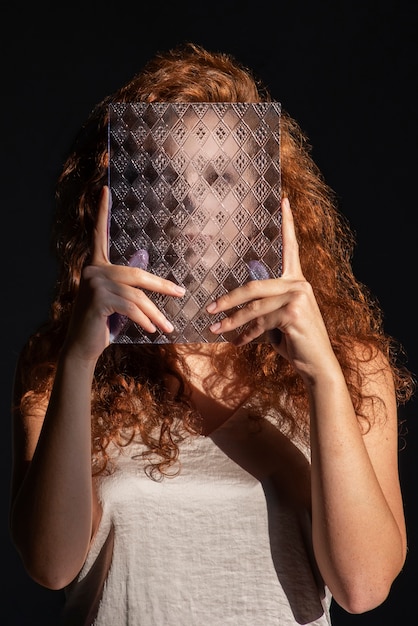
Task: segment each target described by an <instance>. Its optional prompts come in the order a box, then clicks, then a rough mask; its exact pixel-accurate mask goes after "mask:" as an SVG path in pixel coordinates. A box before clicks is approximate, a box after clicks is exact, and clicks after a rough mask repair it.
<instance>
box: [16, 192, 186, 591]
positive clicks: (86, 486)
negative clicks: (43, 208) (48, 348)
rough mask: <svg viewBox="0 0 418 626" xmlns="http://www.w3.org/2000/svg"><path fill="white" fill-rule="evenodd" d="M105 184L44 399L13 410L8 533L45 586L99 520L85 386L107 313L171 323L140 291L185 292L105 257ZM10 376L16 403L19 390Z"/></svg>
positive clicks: (146, 323) (104, 337) (79, 560)
mask: <svg viewBox="0 0 418 626" xmlns="http://www.w3.org/2000/svg"><path fill="white" fill-rule="evenodd" d="M107 216H108V189H107V188H105V189H104V192H103V195H102V199H101V203H100V208H99V216H98V222H97V227H96V232H95V238H94V250H93V259H92V264H91V265H90V266H88V267H86V268H85V269H84V270H83V275H82V279H81V282H80V288H79V292H78V295H77V299H76V302H75V304H74V310H73V313H72V318H71V322H70V326H69V330H68V335H67V338H66V341H65V345H64V346H63V348H62V351H61V354H60V358H59V362H58V364H57V370H56V375H55V380H54V385H53V389H52V393H51V397H50V398H49V401H48V399H45V402H44V403H43V406H41V405H40V406H39V407H38V409H37V411H36V414H31V415H27V414H22V413H21V412H20V411H19V410H17V411H16V412H15V415H14V433H15V434H14V452H13V462H14V469H13V489H12V492H13V493H12V507H11V531H12V536H13V539H14V542H15V544H16V547H17V549H18V550H19V552H20V554H21V557H22V560H23V562H24V564H25V567H26V569H27V571H28V573H29V574H30V575H31V576H32V577H33V578H34V579H35V580H36V581H38V582H39V583H40V584H42V585H44V586H46V587H50V588H52V589H60V588H62V587H64V586H65V585H67V584H68V583H69V582H71V580H73V578H74V577H75V576H76V574H77V573H78V572H79V570H80V568H81V566H82V565H83V563H84V560H85V557H86V554H87V551H88V549H89V545H90V541H91V538H92V536H93V535H94V532H95V530H96V528H97V525H98V522H99V519H100V506H99V503H98V501H97V497H96V494H95V491H94V485H93V481H92V470H91V404H90V403H91V386H92V380H93V375H94V369H95V366H96V362H97V359H98V358H99V356H100V354H101V353H102V352H103V350H104V349H105V348H106V347H107V346H108V344H109V329H108V317H109V315H111V314H112V313H114V312H117V313H120V314H122V315H127V316H128V317H130V318H131V319H132V320H134V321H135V322H137V323H138V324H140V325H141V326H142V327H143V328H144V329H145V330H147V331H149V332H153V331H155V329H156V327H159V328H161V329H162V330H163V331H164V332H171V331H172V328H173V327H172V325H171V323H170V322H169V321H168V320H167V319H166V318H165V317H164V315H163V314H162V313H161V312H160V311H159V310H158V309H157V308H156V307H155V305H154V304H153V303H152V302H151V301H150V300H149V298H148V297H147V296H146V295H145V293H144V292H143V291H142V290H141V289H140V288H141V287H142V288H145V289H150V290H154V291H157V292H160V293H165V294H168V295H173V296H179V295H180V296H181V295H183V294H184V290H183V289H181V288H179V287H178V286H176V285H175V284H174V283H172V282H171V281H168V280H164V279H161V278H159V277H157V276H154V275H152V274H149V273H148V272H145V271H144V270H141V269H138V268H131V267H122V266H117V265H111V264H110V263H109V261H108V258H107ZM19 378H20V377H19V372H17V376H16V386H15V399H16V402H15V405H16V406H18V405H19V402H20V397H21V394H22V390H21V389H20V385H19Z"/></svg>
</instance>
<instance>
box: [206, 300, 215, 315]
mask: <svg viewBox="0 0 418 626" xmlns="http://www.w3.org/2000/svg"><path fill="white" fill-rule="evenodd" d="M215 309H216V302H211V303H210V304H208V306H207V307H206V311H207V312H208V313H212V312H213V311H214V310H215Z"/></svg>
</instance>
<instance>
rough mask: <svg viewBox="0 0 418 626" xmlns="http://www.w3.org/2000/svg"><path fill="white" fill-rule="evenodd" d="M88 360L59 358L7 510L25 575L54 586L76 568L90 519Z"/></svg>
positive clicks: (90, 374)
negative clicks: (45, 405)
mask: <svg viewBox="0 0 418 626" xmlns="http://www.w3.org/2000/svg"><path fill="white" fill-rule="evenodd" d="M93 372H94V363H93V362H85V361H81V360H80V359H75V358H72V357H70V356H64V355H63V356H62V358H61V360H60V362H59V364H58V368H57V373H56V377H55V382H54V387H53V391H52V394H51V398H50V402H49V406H48V409H47V412H46V416H45V419H44V423H43V426H42V430H41V433H40V436H39V440H38V443H37V445H36V449H35V452H34V455H33V458H32V461H31V463H30V465H29V468H28V471H27V473H26V476H25V478H24V480H23V482H22V485H21V487H20V489H19V492H18V493H17V495H16V498H15V501H14V504H13V509H12V518H11V524H12V533H13V538H14V541H15V543H16V545H17V547H18V549H19V551H20V553H21V555H22V559H23V561H24V563H25V566H26V568H27V570H28V572H29V573H30V575H31V576H32V577H33V578H34V579H35V580H37V581H38V582H39V583H40V584H42V585H44V586H47V587H50V588H55V589H59V588H62V587H63V586H65V585H66V584H68V583H69V582H70V581H71V580H72V579H73V578H74V576H75V575H76V574H77V573H78V571H79V570H80V568H81V566H82V564H83V562H84V559H85V556H86V553H87V549H88V547H89V543H90V539H91V534H92V519H93V508H94V507H93V502H94V500H93V498H94V494H93V486H92V478H91V424H90V421H91V383H92V377H93Z"/></svg>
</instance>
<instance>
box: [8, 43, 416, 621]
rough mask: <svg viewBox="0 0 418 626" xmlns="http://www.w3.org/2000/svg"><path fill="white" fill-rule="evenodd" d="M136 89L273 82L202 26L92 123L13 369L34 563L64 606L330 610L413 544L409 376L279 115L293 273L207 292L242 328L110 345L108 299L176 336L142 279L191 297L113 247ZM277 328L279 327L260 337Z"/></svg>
mask: <svg viewBox="0 0 418 626" xmlns="http://www.w3.org/2000/svg"><path fill="white" fill-rule="evenodd" d="M131 101H145V102H158V101H163V102H170V101H177V102H259V101H270V95H269V93H268V91H267V90H266V89H265V88H264V87H263V86H262V85H261V84H259V83H258V82H257V81H256V80H255V79H254V77H253V76H252V74H251V72H250V71H249V70H247V69H246V68H245V67H243V66H241V65H240V64H239V63H237V62H236V61H235V60H234V59H233V58H231V57H229V56H228V55H225V54H221V53H210V52H208V51H206V50H204V49H203V48H201V47H199V46H195V45H192V44H190V45H186V46H182V47H179V48H177V49H174V50H172V51H169V52H168V53H166V54H159V55H157V56H156V57H155V58H154V59H152V60H151V61H150V62H149V63H148V64H147V66H146V67H145V68H144V70H143V71H142V72H141V73H140V74H139V75H137V76H135V77H134V78H133V79H132V80H131V81H130V82H128V83H127V84H126V85H125V86H123V87H122V88H121V89H119V90H118V91H117V92H116V93H114V94H113V95H112V96H110V97H109V98H106V99H105V100H104V101H103V102H102V103H100V104H99V105H98V106H97V107H96V108H95V110H94V111H93V112H92V114H91V116H90V118H89V120H88V121H87V123H86V125H85V127H84V128H83V129H82V132H81V134H80V137H79V138H78V140H77V142H76V144H75V147H74V149H73V151H72V152H71V154H70V156H69V158H68V159H67V161H66V163H65V165H64V169H63V172H62V174H61V177H60V179H59V184H58V189H57V205H58V215H57V221H56V232H55V239H56V249H57V252H58V257H59V262H60V272H59V279H58V282H57V289H56V294H55V298H54V300H53V303H52V307H51V315H50V319H49V320H48V322H47V323H46V324H45V325H44V326H43V327H42V328H41V329H40V330H39V332H37V333H36V334H35V335H34V336H33V337H31V338H30V340H29V341H28V343H27V345H26V347H25V349H24V350H23V353H22V355H21V358H20V362H19V365H18V369H17V373H16V381H15V410H14V420H15V437H14V442H15V443H14V446H15V448H14V475H13V494H12V496H13V497H12V511H11V527H12V534H13V538H14V541H15V544H16V547H17V549H18V551H19V553H20V555H21V558H22V560H23V563H24V565H25V567H26V569H27V571H28V573H29V575H30V576H32V577H33V579H34V580H36V581H37V582H38V583H39V584H41V585H43V586H46V587H49V588H51V589H62V588H66V598H67V602H66V606H65V608H64V615H63V623H64V624H77V625H78V624H98V625H100V626H102V625H105V624H106V625H107V624H109V625H110V624H111V625H112V626H114V624H115V623H118V624H122V623H126V624H158V625H160V624H202V623H209V624H211V625H217V624H222V625H223V624H227V623H231V624H240V625H244V624H248V625H251V626H254V625H255V624H263V625H266V624H280V625H282V624H300V623H304V624H318V625H319V624H329V623H330V617H329V603H330V599H331V597H334V598H335V600H336V601H337V602H338V603H339V604H340V605H341V606H342V607H344V608H345V609H346V610H347V611H350V612H354V613H360V612H363V611H368V610H370V609H372V608H373V607H376V606H377V605H379V604H380V603H382V602H383V600H384V599H385V598H386V596H387V595H388V593H389V590H390V587H391V584H392V582H393V580H394V579H395V578H396V576H397V575H398V573H399V572H400V570H401V569H402V566H403V563H404V560H405V554H406V533H405V521H404V513H403V506H402V497H401V491H400V486H399V476H398V467H397V451H398V443H397V435H398V432H397V431H398V423H397V405H398V404H399V403H403V402H406V401H407V400H408V399H409V398H410V396H411V395H412V393H413V380H412V377H411V375H410V373H409V372H408V371H407V370H406V369H405V368H403V367H402V365H401V364H400V363H399V362H398V361H397V360H396V354H397V353H399V350H398V347H397V346H396V342H395V341H394V340H393V339H392V338H391V337H388V336H387V335H386V334H385V332H384V330H383V325H382V320H381V313H380V310H379V307H378V306H377V304H376V302H374V301H373V299H372V298H371V297H370V295H369V294H368V292H367V290H366V289H365V288H364V287H363V286H362V285H361V284H359V282H358V281H357V280H356V278H355V277H354V275H353V272H352V269H351V266H350V258H351V253H352V248H353V237H352V234H351V232H350V230H349V227H348V225H347V224H346V222H345V221H344V219H343V218H342V216H340V215H339V213H338V211H337V209H336V207H335V202H334V198H333V194H332V192H331V191H330V189H329V188H328V187H327V185H326V183H325V182H324V180H323V178H322V176H321V174H320V172H319V171H318V169H317V167H316V166H315V164H314V163H313V161H312V159H311V157H310V154H309V146H308V144H307V141H306V139H305V137H304V136H303V134H302V132H301V131H300V129H299V127H298V125H297V123H296V122H295V121H294V120H292V118H291V117H290V116H289V115H288V114H287V113H283V115H282V123H281V169H282V191H283V200H282V206H281V209H282V220H283V228H282V231H283V232H282V235H283V273H282V276H281V277H280V278H274V279H266V280H252V281H249V282H247V283H246V284H245V285H243V286H242V287H238V288H236V289H234V290H233V291H231V292H229V293H228V294H226V295H224V296H221V297H220V298H218V299H217V300H215V301H214V302H213V303H211V305H209V306H208V308H207V312H208V313H209V314H211V315H219V313H223V314H224V317H223V319H222V321H220V322H219V321H217V322H215V323H214V324H213V326H212V332H213V335H214V338H215V339H216V337H217V336H218V335H219V334H222V333H224V332H225V333H227V332H228V331H232V330H234V331H237V330H238V332H237V338H236V339H234V342H233V343H232V342H231V343H229V342H214V343H210V342H209V343H202V344H168V345H148V344H145V345H133V346H132V345H117V344H114V343H110V341H109V326H108V318H109V316H110V315H112V314H113V313H118V314H121V315H126V316H128V317H129V318H130V319H132V320H133V321H134V322H136V323H137V324H139V325H140V326H141V327H142V328H143V329H144V330H145V331H146V332H148V333H152V332H154V331H155V330H156V329H157V328H158V329H160V330H162V331H163V332H165V333H170V332H171V331H172V329H173V327H172V324H171V321H170V320H169V319H167V318H166V317H165V316H164V315H163V314H162V312H160V311H159V310H158V309H157V308H156V306H155V305H154V304H153V303H152V302H151V301H150V299H149V297H148V296H147V295H146V293H147V292H150V291H154V292H158V293H162V294H165V295H168V296H171V297H173V298H178V297H181V296H182V295H183V294H184V290H183V289H182V288H179V286H177V285H175V284H174V283H173V282H171V281H169V280H165V279H162V278H160V277H158V276H155V275H153V274H151V273H149V272H147V271H145V270H143V269H138V268H134V267H124V266H117V265H112V264H110V262H109V260H108V256H107V225H108V205H109V190H108V188H107V186H106V184H107V165H108V154H107V121H108V119H107V111H108V104H109V102H131ZM217 319H218V318H217ZM241 328H244V329H245V330H243V331H242V332H241V331H240V330H239V329H241ZM277 331H280V333H278V334H277ZM264 332H272V333H274V332H276V335H275V343H274V345H270V344H267V343H257V342H256V341H253V340H254V339H257V337H259V336H260V335H261V334H262V333H264ZM397 350H398V352H397Z"/></svg>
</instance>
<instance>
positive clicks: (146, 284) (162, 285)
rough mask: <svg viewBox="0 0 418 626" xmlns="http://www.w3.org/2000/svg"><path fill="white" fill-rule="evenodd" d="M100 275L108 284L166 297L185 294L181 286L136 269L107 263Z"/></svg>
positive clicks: (101, 269)
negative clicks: (117, 284) (116, 284)
mask: <svg viewBox="0 0 418 626" xmlns="http://www.w3.org/2000/svg"><path fill="white" fill-rule="evenodd" d="M100 273H101V274H102V275H103V276H104V277H105V278H106V279H107V280H108V281H109V282H113V283H119V284H120V285H127V286H130V287H132V288H134V287H135V288H136V287H138V288H139V289H146V290H148V291H155V292H157V293H162V294H165V295H168V296H177V297H182V296H184V294H185V292H186V289H185V288H184V287H182V286H181V285H176V283H173V282H172V281H171V280H168V279H167V278H162V277H161V276H157V275H156V274H152V273H151V272H148V271H146V270H143V269H140V268H138V267H130V266H128V265H112V264H110V263H109V264H108V265H106V266H105V267H102V268H100Z"/></svg>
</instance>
